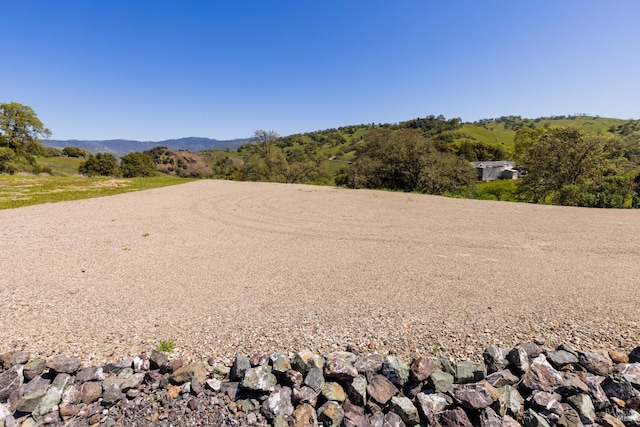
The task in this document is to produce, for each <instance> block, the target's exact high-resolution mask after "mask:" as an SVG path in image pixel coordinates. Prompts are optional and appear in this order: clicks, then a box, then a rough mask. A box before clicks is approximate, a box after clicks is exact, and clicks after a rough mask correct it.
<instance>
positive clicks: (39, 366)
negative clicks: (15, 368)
mask: <svg viewBox="0 0 640 427" xmlns="http://www.w3.org/2000/svg"><path fill="white" fill-rule="evenodd" d="M46 366H47V361H46V360H44V359H33V360H30V361H29V362H27V364H26V365H24V372H23V373H24V379H25V381H31V380H32V379H34V378H35V377H37V376H38V375H40V374H42V372H44V368H46Z"/></svg>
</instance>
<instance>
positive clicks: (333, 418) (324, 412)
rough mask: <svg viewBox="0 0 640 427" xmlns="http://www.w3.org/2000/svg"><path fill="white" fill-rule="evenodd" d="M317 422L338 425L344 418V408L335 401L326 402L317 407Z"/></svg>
mask: <svg viewBox="0 0 640 427" xmlns="http://www.w3.org/2000/svg"><path fill="white" fill-rule="evenodd" d="M317 414H318V423H322V425H323V426H325V427H338V426H339V425H340V424H341V423H342V420H343V419H344V410H343V409H342V406H340V404H339V403H337V402H332V401H329V402H326V403H325V404H324V405H322V406H321V407H320V408H318V412H317Z"/></svg>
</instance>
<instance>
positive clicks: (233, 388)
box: [220, 381, 240, 400]
mask: <svg viewBox="0 0 640 427" xmlns="http://www.w3.org/2000/svg"><path fill="white" fill-rule="evenodd" d="M239 388H240V383H237V382H233V381H232V382H223V383H221V384H220V392H221V393H223V394H226V395H227V396H229V399H231V400H236V396H237V394H238V390H239Z"/></svg>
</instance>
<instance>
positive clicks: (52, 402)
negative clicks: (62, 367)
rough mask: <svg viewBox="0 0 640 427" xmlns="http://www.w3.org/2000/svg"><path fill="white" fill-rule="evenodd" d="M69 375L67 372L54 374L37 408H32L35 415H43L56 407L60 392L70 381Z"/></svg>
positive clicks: (60, 398) (59, 399)
mask: <svg viewBox="0 0 640 427" xmlns="http://www.w3.org/2000/svg"><path fill="white" fill-rule="evenodd" d="M71 380H72V378H71V376H70V375H69V374H58V375H56V377H55V379H54V380H53V383H52V384H51V386H50V387H49V389H48V390H47V392H46V393H45V395H44V396H43V397H42V399H41V400H40V403H39V404H38V406H37V408H36V409H35V410H34V414H36V415H41V416H42V415H45V414H48V413H50V412H51V411H53V410H54V409H57V406H58V404H59V403H60V401H61V400H62V392H63V391H64V389H65V387H66V386H67V384H69V383H71Z"/></svg>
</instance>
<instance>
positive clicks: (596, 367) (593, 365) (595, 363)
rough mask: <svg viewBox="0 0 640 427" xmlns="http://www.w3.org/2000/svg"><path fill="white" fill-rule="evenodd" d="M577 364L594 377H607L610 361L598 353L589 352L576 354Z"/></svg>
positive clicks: (610, 366)
mask: <svg viewBox="0 0 640 427" xmlns="http://www.w3.org/2000/svg"><path fill="white" fill-rule="evenodd" d="M578 363H579V364H580V366H582V367H583V368H585V369H586V370H587V371H588V372H591V373H592V374H594V375H600V376H603V377H604V376H607V375H609V373H610V372H611V368H612V367H613V363H612V362H611V359H609V358H608V357H605V356H603V355H601V354H598V353H593V352H589V351H585V352H579V353H578Z"/></svg>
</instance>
